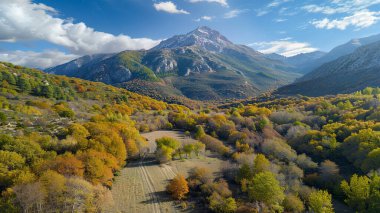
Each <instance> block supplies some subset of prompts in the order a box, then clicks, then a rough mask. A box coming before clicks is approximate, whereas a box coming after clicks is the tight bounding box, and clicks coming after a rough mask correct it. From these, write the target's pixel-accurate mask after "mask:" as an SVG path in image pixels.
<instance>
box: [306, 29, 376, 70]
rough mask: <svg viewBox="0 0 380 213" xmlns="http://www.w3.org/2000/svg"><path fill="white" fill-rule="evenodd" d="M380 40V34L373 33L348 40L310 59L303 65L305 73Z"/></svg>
mask: <svg viewBox="0 0 380 213" xmlns="http://www.w3.org/2000/svg"><path fill="white" fill-rule="evenodd" d="M377 41H380V35H373V36H369V37H364V38H356V39H352V40H350V41H348V42H347V43H345V44H342V45H339V46H337V47H335V48H333V49H332V50H331V51H330V52H328V53H327V54H325V55H324V56H323V57H320V58H318V59H316V60H312V61H309V63H308V64H306V66H304V67H303V70H304V73H308V72H311V71H313V70H315V69H317V68H318V67H320V66H322V65H323V64H325V63H328V62H331V61H334V60H336V59H338V58H340V57H342V56H345V55H349V54H351V53H353V52H354V51H355V50H356V49H357V48H359V47H362V46H366V45H368V44H370V43H374V42H377Z"/></svg>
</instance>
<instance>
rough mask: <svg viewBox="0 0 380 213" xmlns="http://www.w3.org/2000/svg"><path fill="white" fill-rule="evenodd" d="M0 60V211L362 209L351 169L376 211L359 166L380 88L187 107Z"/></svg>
mask: <svg viewBox="0 0 380 213" xmlns="http://www.w3.org/2000/svg"><path fill="white" fill-rule="evenodd" d="M0 64H1V65H0V73H1V75H0V78H1V84H0V103H1V104H0V168H1V170H0V178H1V182H0V190H1V192H2V193H1V196H0V207H1V210H4V211H5V212H22V211H25V212H35V211H39V210H41V211H50V212H62V211H75V212H91V211H95V212H104V211H110V210H111V211H112V212H118V211H128V212H135V213H139V212H141V213H144V212H152V211H153V212H177V211H196V212H206V211H211V212H216V213H219V212H224V210H223V211H220V210H219V209H224V208H228V209H230V210H229V212H251V211H258V207H256V206H255V205H252V203H251V202H252V201H254V202H260V203H261V204H260V205H267V204H266V203H267V202H271V205H268V206H266V208H268V209H271V211H272V210H273V211H275V210H276V209H280V210H281V209H284V210H286V211H288V212H295V211H298V212H304V211H305V209H311V210H313V211H314V210H315V209H317V207H314V206H313V205H311V204H310V203H312V202H316V203H319V204H318V205H323V206H327V207H326V208H329V211H330V212H333V208H334V209H335V210H336V211H337V212H341V211H350V210H351V209H350V208H352V209H355V210H357V209H361V208H362V207H357V206H356V205H355V202H354V201H356V199H357V198H352V199H354V200H353V201H347V200H346V202H347V204H348V205H349V206H350V207H347V206H345V205H343V204H342V202H343V199H345V198H346V196H349V195H350V192H349V189H350V187H351V185H350V184H351V183H350V184H348V183H346V182H345V179H347V180H348V179H349V178H350V177H351V179H352V180H353V181H355V178H357V176H356V174H361V176H360V178H364V179H365V178H368V180H367V179H366V180H367V181H366V182H365V183H364V184H367V185H368V184H370V186H368V187H373V191H371V192H370V196H371V199H370V198H366V199H364V201H362V202H365V203H366V205H365V207H363V209H364V210H366V211H367V210H368V211H374V212H376V211H377V210H378V207H377V206H372V205H370V204H371V203H373V202H378V197H375V196H374V195H373V194H377V193H378V176H377V175H374V176H370V177H367V176H364V175H362V174H366V173H369V172H370V171H373V170H375V169H377V168H378V166H379V164H378V161H377V160H376V159H377V156H378V149H379V141H380V137H379V136H380V135H379V130H380V128H379V124H378V122H379V121H380V120H379V102H378V97H379V95H380V90H379V88H367V89H365V90H364V91H358V92H356V93H355V94H349V95H338V96H329V97H325V98H324V97H318V98H307V97H291V98H274V97H262V98H261V99H257V100H252V101H251V102H250V101H249V100H247V101H246V102H242V103H234V104H233V105H231V106H228V105H225V106H224V107H221V108H216V107H215V106H209V107H205V108H204V109H202V110H190V109H188V108H186V107H183V106H179V105H172V104H167V103H164V102H161V101H156V100H153V99H151V98H148V97H145V96H141V95H138V94H135V93H132V92H129V91H127V90H124V89H121V88H116V87H112V86H109V85H106V84H103V83H96V82H90V81H85V80H81V79H77V78H68V77H63V76H56V75H51V74H46V73H43V72H41V71H38V70H34V69H28V68H25V67H20V66H15V65H12V64H9V63H0ZM178 130H180V131H178ZM143 132H149V133H146V134H141V133H143ZM178 180H180V181H179V182H176V181H178ZM180 183H181V184H184V185H180V186H181V187H183V188H184V190H183V191H180V192H177V191H176V190H173V188H175V187H174V186H176V185H175V184H180ZM341 183H342V185H341ZM173 184H174V185H173ZM346 184H348V185H346ZM376 184H377V185H376ZM166 186H169V187H166ZM340 186H342V187H341V188H342V190H343V192H341V191H336V190H337V189H338V188H337V187H340ZM245 187H248V188H247V190H246V188H245ZM352 187H354V185H352ZM110 189H112V191H111V190H110ZM339 189H340V188H339ZM165 190H168V193H166V192H165ZM233 192H234V193H233ZM257 192H260V194H261V193H264V194H269V195H271V196H270V197H275V200H273V199H272V198H270V199H269V198H267V197H260V196H259V195H257V194H256V193H257ZM179 193H181V194H179ZM178 194H179V195H178ZM331 194H332V195H333V196H334V204H333V203H332V198H331ZM169 195H171V197H170V196H169ZM179 196H182V197H180V198H179ZM257 196H259V197H257ZM372 196H374V197H372ZM319 197H323V200H322V201H320V198H319ZM176 199H178V200H179V201H175V200H176ZM288 200H290V201H288ZM361 200H362V199H361Z"/></svg>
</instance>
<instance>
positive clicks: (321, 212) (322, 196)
mask: <svg viewBox="0 0 380 213" xmlns="http://www.w3.org/2000/svg"><path fill="white" fill-rule="evenodd" d="M309 209H310V211H311V212H314V213H333V212H334V208H333V205H332V202H331V195H330V194H329V193H328V192H327V191H324V190H318V191H314V192H312V193H311V194H310V196H309Z"/></svg>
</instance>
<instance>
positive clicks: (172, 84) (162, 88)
mask: <svg viewBox="0 0 380 213" xmlns="http://www.w3.org/2000/svg"><path fill="white" fill-rule="evenodd" d="M294 71H295V69H294V66H292V65H289V64H287V63H284V62H282V61H279V60H273V59H271V58H268V57H267V56H266V55H264V54H262V53H260V52H257V51H255V50H253V49H251V48H249V47H247V46H244V45H236V44H233V43H232V42H231V41H229V40H228V39H227V38H226V37H224V36H223V35H221V34H220V33H219V32H217V31H215V30H212V29H210V28H208V27H199V28H197V29H195V30H193V31H191V32H189V33H187V34H185V35H177V36H174V37H172V38H169V39H167V40H165V41H162V42H161V43H160V44H159V45H157V46H156V47H154V48H152V49H151V50H147V51H145V50H141V51H123V52H120V53H117V54H98V55H91V56H84V57H81V58H78V59H76V60H73V61H71V62H68V63H66V64H62V65H59V66H56V67H53V68H49V69H47V70H46V72H48V73H54V74H59V75H67V76H71V77H78V78H83V79H87V80H92V81H101V82H104V83H107V84H112V85H116V86H119V87H124V88H127V89H129V90H132V91H135V92H139V93H142V94H145V95H150V96H153V97H155V98H159V99H165V98H167V97H170V96H176V97H187V98H191V99H197V100H217V99H225V98H247V97H250V96H255V95H258V94H260V93H262V92H265V91H268V90H271V89H276V88H278V87H280V86H283V85H286V84H289V83H291V82H293V81H294V80H295V79H296V78H298V77H300V76H301V75H300V74H298V73H295V72H294Z"/></svg>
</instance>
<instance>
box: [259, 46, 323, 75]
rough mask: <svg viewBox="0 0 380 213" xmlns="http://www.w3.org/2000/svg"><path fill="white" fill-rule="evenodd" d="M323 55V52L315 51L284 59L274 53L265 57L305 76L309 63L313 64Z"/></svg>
mask: <svg viewBox="0 0 380 213" xmlns="http://www.w3.org/2000/svg"><path fill="white" fill-rule="evenodd" d="M325 55H326V53H325V52H321V51H315V52H311V53H301V54H298V55H295V56H292V57H285V56H282V55H279V54H276V53H272V54H268V55H266V57H267V58H270V59H273V60H278V61H282V62H283V63H286V64H289V65H292V66H293V67H294V69H295V70H296V71H297V72H299V73H302V74H305V73H307V70H308V68H307V67H308V66H309V64H310V63H313V61H315V60H318V59H320V58H322V57H323V56H325Z"/></svg>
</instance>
